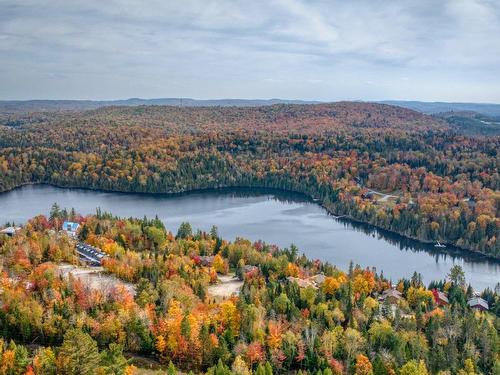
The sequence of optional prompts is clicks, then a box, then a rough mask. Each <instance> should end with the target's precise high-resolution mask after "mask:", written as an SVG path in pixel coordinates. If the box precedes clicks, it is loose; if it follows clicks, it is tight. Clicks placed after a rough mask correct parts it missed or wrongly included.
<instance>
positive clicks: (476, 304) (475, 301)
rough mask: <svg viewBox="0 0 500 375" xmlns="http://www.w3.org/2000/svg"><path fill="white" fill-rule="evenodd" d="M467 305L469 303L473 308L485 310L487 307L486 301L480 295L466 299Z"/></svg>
mask: <svg viewBox="0 0 500 375" xmlns="http://www.w3.org/2000/svg"><path fill="white" fill-rule="evenodd" d="M467 305H469V306H470V307H471V308H473V309H477V310H480V311H486V310H488V309H489V307H488V302H486V301H485V300H484V299H482V298H481V297H474V298H471V299H470V300H468V301H467Z"/></svg>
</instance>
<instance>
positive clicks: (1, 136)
mask: <svg viewBox="0 0 500 375" xmlns="http://www.w3.org/2000/svg"><path fill="white" fill-rule="evenodd" d="M0 123H1V124H3V125H0V191H6V190H9V189H13V188H15V187H17V186H21V185H23V184H28V183H49V184H54V185H57V186H66V187H84V188H91V189H105V190H116V191H127V192H148V193H172V192H182V191H187V190H191V189H204V188H219V187H232V186H247V187H272V188H278V189H286V190H292V191H298V192H302V193H305V194H307V195H309V196H310V197H312V198H314V199H315V200H317V201H318V202H319V203H321V204H322V205H323V206H324V207H326V208H327V209H328V210H329V211H331V212H333V213H336V214H339V215H347V216H349V217H351V218H353V219H355V220H358V221H362V222H366V223H370V224H373V225H376V226H378V227H381V228H384V229H387V230H390V231H394V232H397V233H400V234H402V235H404V236H407V237H411V238H415V239H419V240H421V241H427V242H433V241H441V242H444V243H448V244H453V245H455V246H458V247H461V248H464V249H469V250H473V251H479V252H481V253H483V254H487V255H489V256H491V257H495V258H499V257H500V215H499V213H500V192H499V190H500V173H499V171H500V168H499V166H500V165H499V164H500V158H499V154H498V150H500V137H498V136H497V137H493V136H491V137H468V136H465V135H461V134H458V133H456V132H455V131H454V130H453V128H452V127H450V125H449V124H448V123H446V122H445V121H444V120H441V119H439V118H435V117H431V116H427V115H423V114H420V113H417V112H414V111H412V110H408V109H404V108H399V107H394V106H389V105H382V104H370V103H349V102H341V103H334V104H318V105H285V104H280V105H273V106H263V107H254V108H250V107H197V108H188V107H164V106H136V107H105V108H100V109H96V110H89V111H83V112H35V113H32V112H26V113H20V114H12V113H2V114H0Z"/></svg>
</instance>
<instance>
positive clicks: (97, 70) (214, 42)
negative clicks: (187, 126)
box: [0, 0, 500, 101]
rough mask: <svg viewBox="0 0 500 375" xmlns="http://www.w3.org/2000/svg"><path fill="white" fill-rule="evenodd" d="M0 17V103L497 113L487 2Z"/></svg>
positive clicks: (149, 6)
mask: <svg viewBox="0 0 500 375" xmlns="http://www.w3.org/2000/svg"><path fill="white" fill-rule="evenodd" d="M0 9H2V12H1V13H0V58H1V61H2V67H1V68H0V81H1V82H2V85H1V87H0V97H2V98H5V99H6V98H32V97H43V98H47V97H52V98H55V97H58V98H69V97H71V98H123V97H128V96H134V97H136V96H144V97H155V96H191V97H211V98H213V97H219V96H225V97H294V98H309V99H322V100H338V99H385V98H400V99H405V98H408V99H428V100H437V99H439V100H470V101H500V93H499V92H498V89H497V88H498V85H499V83H500V78H499V77H500V38H498V35H500V3H499V2H498V1H495V0H491V1H487V0H446V1H440V2H436V1H432V0H413V1H409V0H400V1H397V2H389V1H384V0H353V1H341V0H333V1H331V0H318V1H308V0H271V1H259V0H255V1H238V0H236V1H229V0H227V1H226V0H220V1H215V0H204V1H202V0H200V1H196V0H184V1H182V2H181V3H179V2H175V1H168V0H167V1H165V0H148V1H139V0H137V1H136V0H112V1H98V0H87V1H85V2H73V1H63V0H42V1H34V0H26V1H23V2H19V1H17V0H0ZM401 77H405V79H402V78H401ZM366 82H370V84H369V87H367V85H366ZM271 83H272V85H271ZM451 86H453V87H454V89H453V90H449V87H451ZM410 95H411V97H410Z"/></svg>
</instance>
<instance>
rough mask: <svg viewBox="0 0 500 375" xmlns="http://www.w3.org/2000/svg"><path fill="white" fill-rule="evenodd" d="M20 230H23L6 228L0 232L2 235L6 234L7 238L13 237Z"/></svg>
mask: <svg viewBox="0 0 500 375" xmlns="http://www.w3.org/2000/svg"><path fill="white" fill-rule="evenodd" d="M19 230H21V228H20V227H7V228H4V229H2V230H0V233H1V234H6V235H7V236H10V237H12V236H13V235H14V234H16V232H17V231H19Z"/></svg>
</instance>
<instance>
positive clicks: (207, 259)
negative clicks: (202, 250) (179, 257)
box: [200, 255, 215, 267]
mask: <svg viewBox="0 0 500 375" xmlns="http://www.w3.org/2000/svg"><path fill="white" fill-rule="evenodd" d="M214 259H215V256H213V255H203V256H200V264H201V265H202V266H204V267H212V265H213V264H214Z"/></svg>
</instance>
